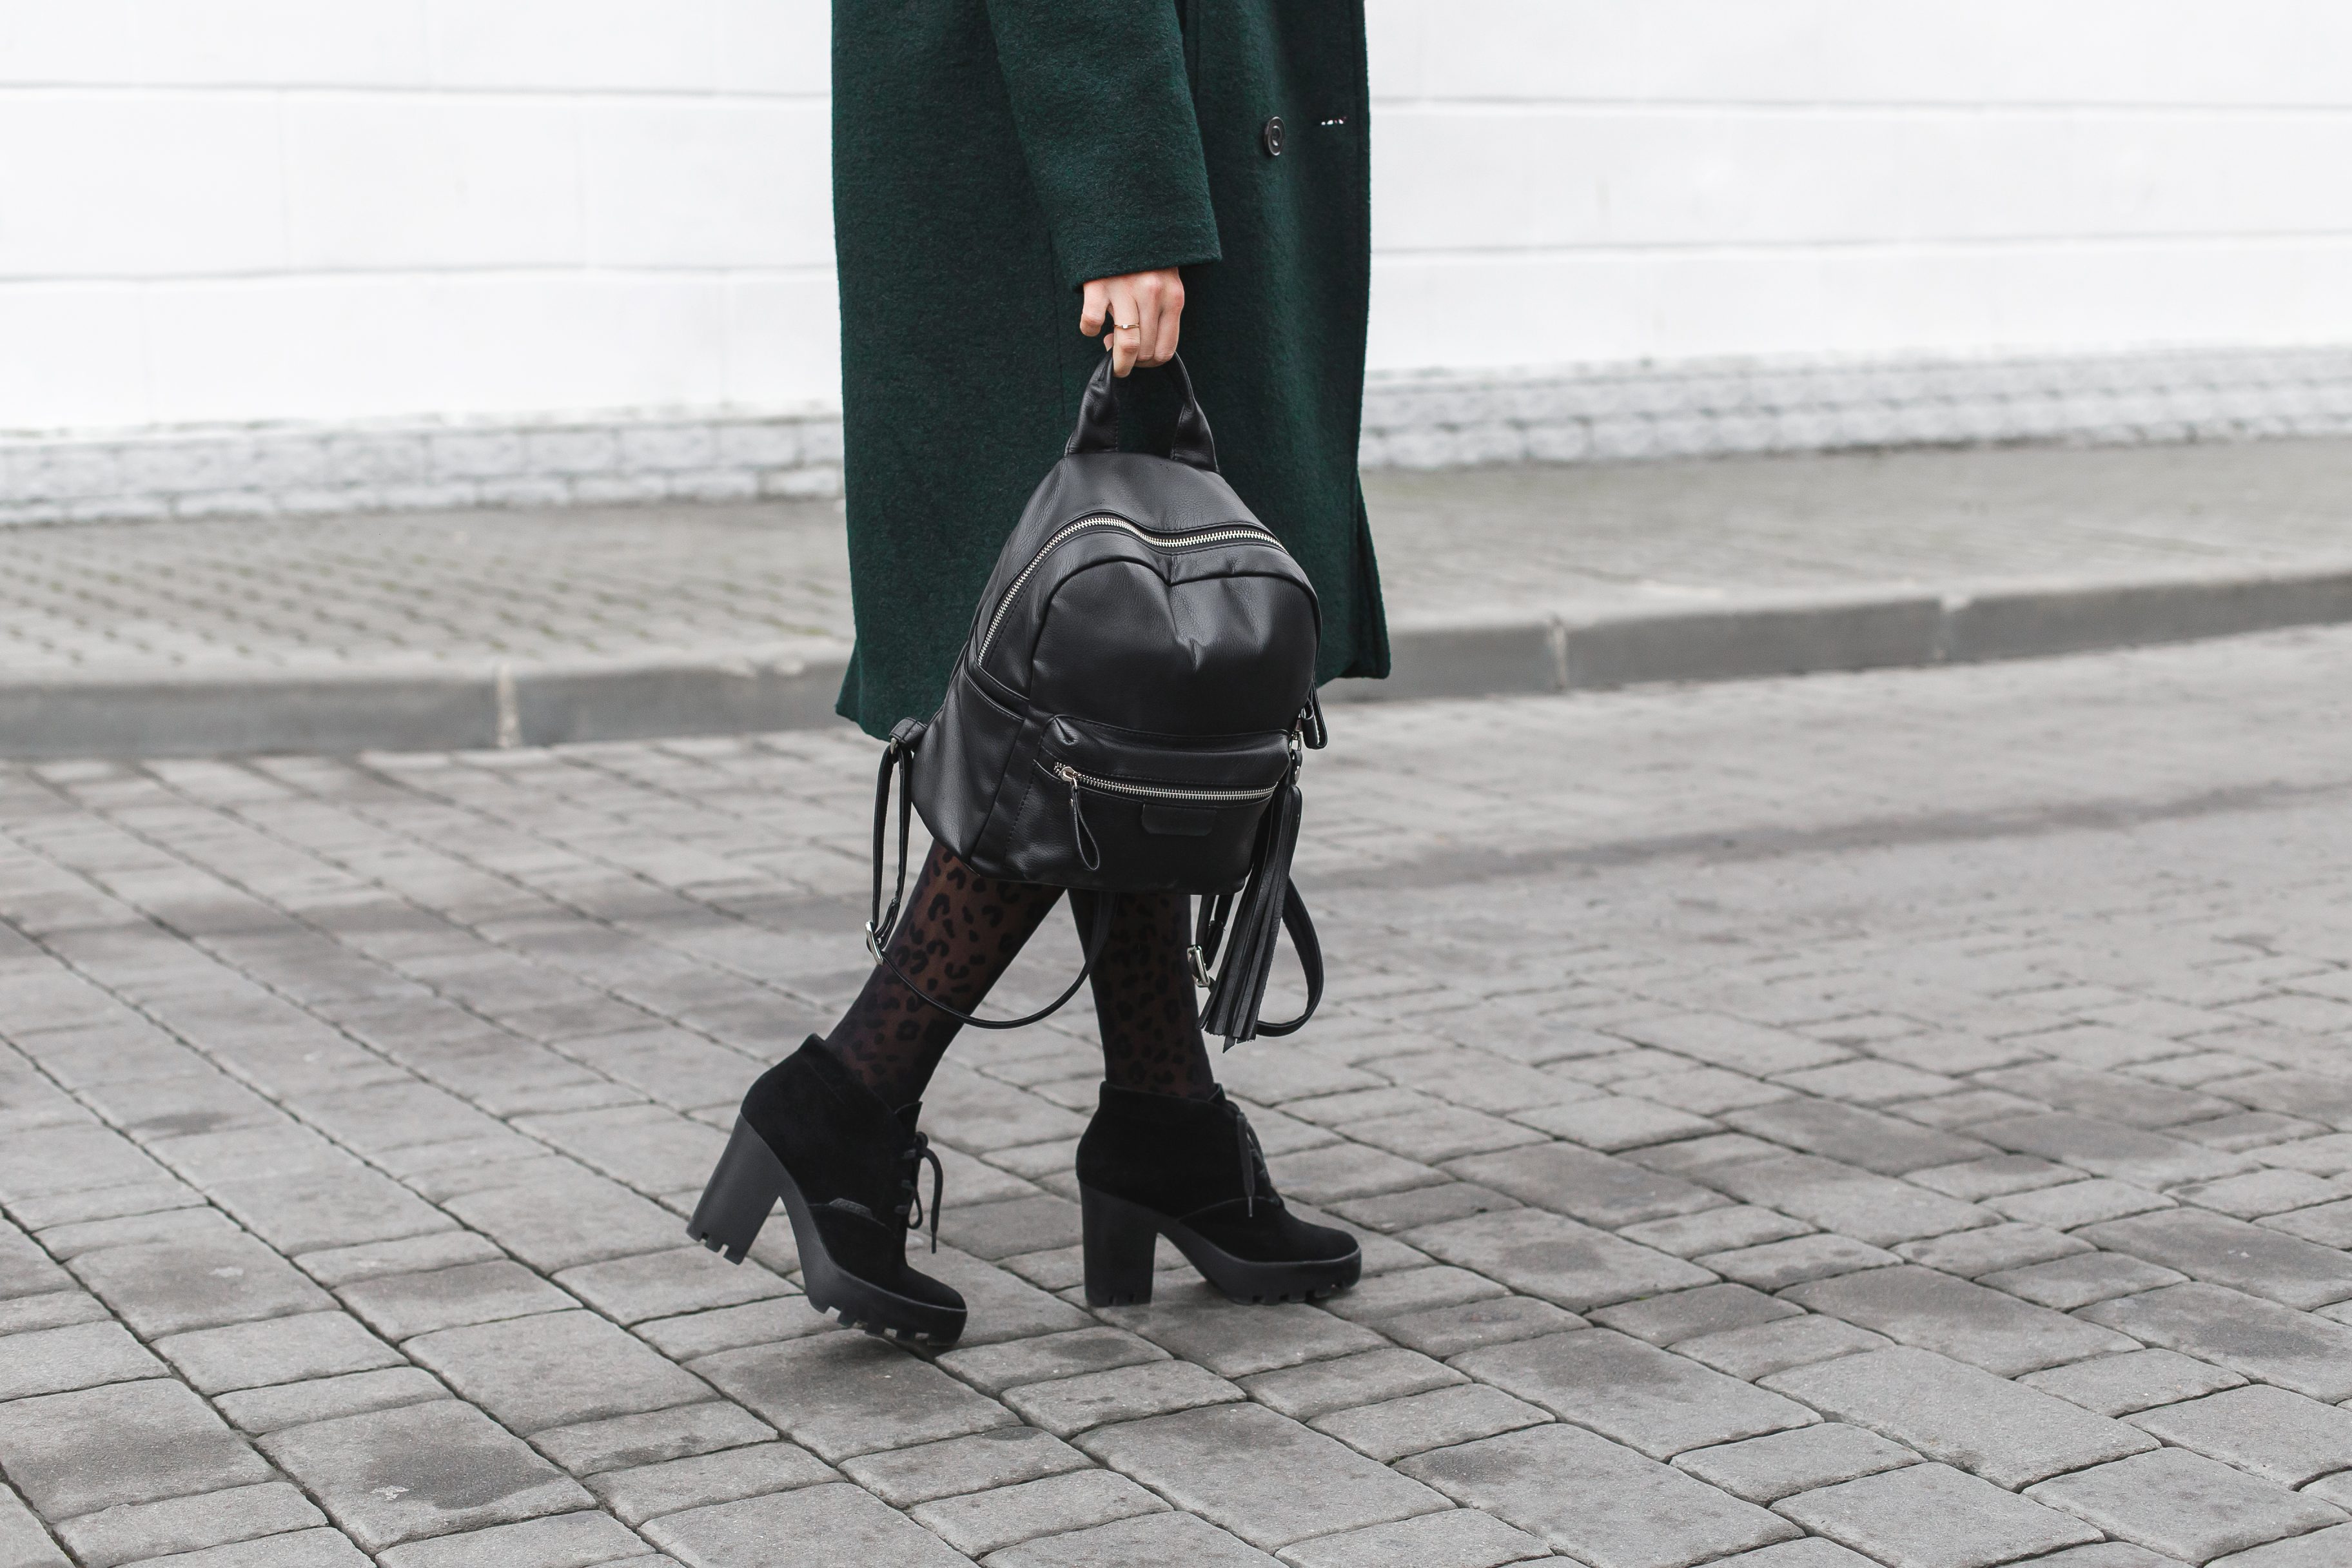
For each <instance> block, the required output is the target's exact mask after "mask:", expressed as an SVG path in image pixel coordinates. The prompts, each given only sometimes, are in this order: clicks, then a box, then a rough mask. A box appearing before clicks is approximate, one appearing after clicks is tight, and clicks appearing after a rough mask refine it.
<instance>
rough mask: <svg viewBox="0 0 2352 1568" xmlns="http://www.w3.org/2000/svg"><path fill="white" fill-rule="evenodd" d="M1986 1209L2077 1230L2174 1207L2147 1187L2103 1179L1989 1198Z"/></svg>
mask: <svg viewBox="0 0 2352 1568" xmlns="http://www.w3.org/2000/svg"><path fill="white" fill-rule="evenodd" d="M1985 1206H1986V1207H1988V1208H1990V1209H1992V1210H1994V1211H1996V1212H1998V1213H2000V1214H2003V1215H2008V1216H2009V1217H2010V1218H2011V1219H2014V1220H2023V1221H2025V1222H2027V1223H2029V1224H2032V1225H2045V1226H2050V1227H2051V1228H2052V1229H2053V1230H2072V1229H2074V1227H2075V1226H2085V1225H2096V1224H2098V1223H2099V1222H2100V1221H2102V1220H2110V1219H2121V1218H2123V1217H2124V1216H2125V1215H2136V1214H2147V1213H2148V1212H2149V1211H2151V1210H2154V1209H2168V1208H2170V1207H2172V1206H2173V1203H2172V1200H2171V1199H2170V1198H2168V1197H2165V1196H2164V1195H2162V1194H2158V1193H2153V1192H2150V1191H2149V1190H2148V1189H2147V1188H2146V1187H2136V1186H2133V1185H2132V1184H2130V1183H2129V1182H2114V1181H2108V1180H2106V1179H2105V1178H2104V1177H2101V1178H2095V1179H2093V1180H2090V1181H2084V1182H2068V1183H2066V1184H2064V1185H2063V1186H2054V1187H2042V1188H2041V1189H2040V1190H2038V1191H2035V1192H2030V1193H2014V1194H2011V1195H2010V1196H2008V1197H2004V1198H1988V1199H1986V1200H1985Z"/></svg>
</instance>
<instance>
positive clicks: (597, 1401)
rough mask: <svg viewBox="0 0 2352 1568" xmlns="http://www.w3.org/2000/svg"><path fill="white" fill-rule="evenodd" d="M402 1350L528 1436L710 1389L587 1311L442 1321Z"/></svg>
mask: <svg viewBox="0 0 2352 1568" xmlns="http://www.w3.org/2000/svg"><path fill="white" fill-rule="evenodd" d="M402 1348H403V1349H404V1350H405V1351H406V1352H408V1354H409V1355H410V1356H412V1357H414V1358H415V1360H417V1361H419V1362H422V1363H424V1364H425V1365H426V1366H428V1367H431V1368H432V1369H433V1370H434V1371H435V1372H437V1373H440V1374H441V1375H442V1376H443V1377H444V1378H446V1379H447V1380H448V1383H449V1385H450V1386H451V1387H452V1388H455V1389H456V1390H457V1392H458V1394H460V1395H462V1396H463V1397H465V1398H467V1399H468V1400H471V1401H473V1402H474V1403H475V1404H477V1405H480V1406H482V1407H483V1408H484V1409H486V1410H488V1412H489V1413H490V1414H491V1415H494V1416H496V1417H497V1418H498V1419H499V1421H501V1422H502V1423H504V1424H505V1425H507V1426H510V1427H512V1428H513V1429H514V1430H516V1431H518V1432H520V1433H523V1434H525V1435H528V1434H530V1433H532V1432H537V1431H540V1430H542V1429H543V1428H546V1427H549V1426H572V1425H574V1424H576V1423H579V1422H582V1421H595V1420H601V1419H603V1418H604V1417H606V1416H611V1415H634V1414H635V1413H637V1412H639V1411H646V1410H661V1409H666V1408H667V1407H668V1406H670V1405H692V1404H697V1403H698V1402H700V1401H703V1400H706V1399H709V1397H710V1390H709V1386H708V1385H707V1384H704V1383H703V1382H702V1380H701V1379H700V1378H698V1377H696V1376H695V1375H694V1374H693V1373H689V1372H687V1371H686V1370H685V1369H684V1368H682V1367H678V1366H676V1365H674V1364H672V1363H670V1362H668V1361H666V1360H664V1359H663V1358H662V1357H661V1356H660V1355H659V1354H658V1353H656V1352H655V1351H654V1350H653V1349H651V1348H650V1347H649V1346H647V1345H646V1344H645V1343H644V1342H642V1341H640V1340H637V1339H635V1338H632V1337H631V1336H630V1335H629V1334H628V1333H626V1332H625V1331H622V1330H620V1329H617V1328H614V1326H613V1325H612V1324H611V1323H609V1322H607V1321H604V1319H602V1318H599V1317H597V1316H595V1315H594V1314H593V1313H590V1312H583V1311H578V1310H574V1311H570V1312H551V1313H547V1314H545V1315H543V1316H540V1317H535V1318H515V1319H509V1320H507V1321H503V1322H496V1323H481V1324H477V1325H475V1326H473V1327H471V1328H463V1329H443V1330H440V1331H437V1332H435V1333H430V1334H420V1335H418V1336H417V1337H416V1338H415V1339H412V1340H410V1341H408V1342H406V1343H405V1344H404V1346H403V1347H402Z"/></svg>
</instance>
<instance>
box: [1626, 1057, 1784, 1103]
mask: <svg viewBox="0 0 2352 1568" xmlns="http://www.w3.org/2000/svg"><path fill="white" fill-rule="evenodd" d="M1660 1059H1661V1060H1663V1061H1673V1060H1674V1059H1675V1058H1672V1057H1662V1058H1660ZM1611 1087H1612V1088H1613V1089H1619V1090H1622V1092H1624V1093H1626V1094H1630V1095H1634V1096H1637V1097H1639V1098H1641V1099H1643V1100H1656V1101H1657V1102H1658V1103H1659V1104H1661V1105H1665V1106H1671V1107H1672V1108H1674V1109H1675V1110H1683V1111H1688V1112H1690V1113H1691V1114H1693V1115H1696V1116H1720V1115H1722V1114H1723V1113H1724V1112H1725V1111H1727V1110H1738V1109H1739V1108H1741V1107H1742V1106H1748V1105H1764V1104H1768V1103H1769V1102H1770V1101H1772V1100H1786V1099H1787V1098H1789V1092H1790V1091H1789V1090H1787V1089H1782V1088H1781V1087H1780V1085H1778V1084H1771V1083H1765V1082H1763V1081H1761V1080H1760V1079H1753V1078H1750V1077H1748V1075H1747V1074H1745V1073H1737V1072H1731V1071H1728V1070H1727V1069H1725V1068H1680V1069H1677V1070H1674V1071H1668V1072H1657V1073H1650V1074H1647V1075H1644V1076H1642V1077H1638V1078H1626V1079H1618V1080H1616V1081H1615V1082H1614V1083H1612V1086H1611Z"/></svg>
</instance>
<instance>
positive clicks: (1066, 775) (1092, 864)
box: [1054, 763, 1102, 871]
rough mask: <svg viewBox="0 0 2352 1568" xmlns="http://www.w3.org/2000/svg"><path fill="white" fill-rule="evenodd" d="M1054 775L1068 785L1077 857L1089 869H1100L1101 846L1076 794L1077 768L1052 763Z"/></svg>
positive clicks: (1065, 764)
mask: <svg viewBox="0 0 2352 1568" xmlns="http://www.w3.org/2000/svg"><path fill="white" fill-rule="evenodd" d="M1054 773H1055V777H1057V778H1059V779H1060V780H1061V781H1062V782H1063V783H1064V784H1068V785H1069V786H1070V837H1071V838H1072V839H1073V840H1075V841H1076V844H1077V847H1078V858H1079V860H1080V861H1082V862H1083V863H1084V864H1085V866H1086V868H1087V870H1089V871H1099V870H1101V869H1102V846H1101V845H1099V844H1097V843H1096V842H1095V836H1094V834H1093V832H1092V831H1091V830H1090V829H1088V827H1087V813H1086V808H1085V805H1084V804H1083V803H1082V802H1081V800H1080V798H1079V795H1078V770H1077V769H1076V768H1074V767H1072V766H1070V764H1069V763H1055V764H1054Z"/></svg>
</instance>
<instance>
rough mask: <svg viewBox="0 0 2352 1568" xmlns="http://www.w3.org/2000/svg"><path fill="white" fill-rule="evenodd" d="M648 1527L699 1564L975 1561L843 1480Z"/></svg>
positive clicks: (901, 1567) (810, 1566)
mask: <svg viewBox="0 0 2352 1568" xmlns="http://www.w3.org/2000/svg"><path fill="white" fill-rule="evenodd" d="M645 1534H646V1538H647V1539H649V1540H651V1541H652V1542H654V1544H656V1546H659V1547H660V1548H661V1549H662V1550H663V1551H665V1552H668V1553H669V1554H670V1555H672V1556H674V1557H676V1558H677V1559H678V1560H679V1561H680V1562H682V1563H691V1564H694V1565H695V1568H838V1565H839V1564H841V1563H889V1564H891V1565H892V1568H956V1565H959V1564H964V1563H970V1562H971V1559H970V1558H968V1557H966V1556H964V1554H963V1553H962V1552H958V1551H956V1550H955V1549H954V1548H953V1547H950V1546H949V1545H948V1544H947V1543H945V1542H942V1541H940V1538H939V1537H938V1536H936V1535H933V1534H932V1533H931V1532H930V1531H928V1530H925V1529H924V1528H923V1527H922V1526H921V1525H919V1524H917V1523H916V1522H915V1521H912V1520H910V1519H908V1517H907V1516H906V1515H905V1514H903V1513H900V1512H898V1510H896V1509H893V1508H891V1507H889V1506H888V1505H887V1504H885V1503H882V1502H879V1501H877V1500H876V1499H875V1498H873V1497H872V1496H871V1495H870V1494H868V1493H866V1492H863V1491H860V1490H859V1489H857V1488H856V1487H853V1486H849V1485H847V1484H845V1483H841V1482H835V1483H834V1484H832V1485H828V1486H815V1487H803V1488H801V1489H797V1490H794V1491H788V1492H774V1493H771V1494H769V1495H768V1496H765V1497H755V1498H745V1499H743V1500H740V1501H739V1502H722V1503H714V1504H712V1505H711V1506H710V1507H709V1508H697V1509H688V1510H686V1511H685V1512H683V1513H673V1514H670V1515H668V1516H667V1518H663V1519H657V1520H655V1521H653V1522H651V1523H650V1524H648V1525H646V1528H645Z"/></svg>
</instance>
